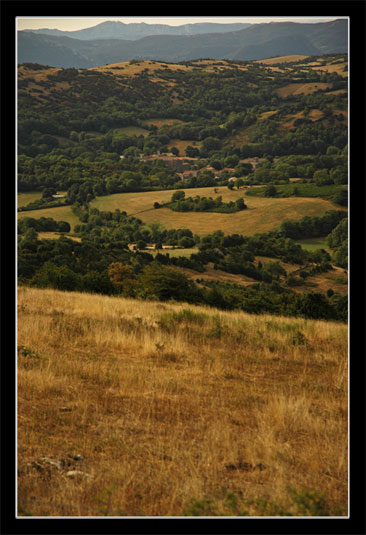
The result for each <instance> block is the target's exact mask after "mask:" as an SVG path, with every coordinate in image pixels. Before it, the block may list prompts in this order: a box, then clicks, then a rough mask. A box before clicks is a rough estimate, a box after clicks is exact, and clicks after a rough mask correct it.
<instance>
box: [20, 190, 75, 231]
mask: <svg viewBox="0 0 366 535" xmlns="http://www.w3.org/2000/svg"><path fill="white" fill-rule="evenodd" d="M25 195H28V194H25ZM29 202H30V201H29ZM25 204H28V202H26V203H25ZM18 217H19V218H21V217H34V218H35V219H39V218H41V217H52V219H54V220H55V221H67V222H68V223H70V227H71V232H72V231H73V230H74V227H75V225H78V224H79V223H80V221H79V219H78V218H77V216H76V215H75V214H74V213H73V212H72V210H71V206H70V205H68V206H56V207H55V208H43V209H41V210H27V211H26V212H18Z"/></svg>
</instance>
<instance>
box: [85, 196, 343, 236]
mask: <svg viewBox="0 0 366 535" xmlns="http://www.w3.org/2000/svg"><path fill="white" fill-rule="evenodd" d="M182 189H183V190H184V191H185V193H186V196H192V195H193V196H195V195H199V196H200V197H213V198H216V197H217V196H218V195H221V196H222V200H223V202H229V201H235V200H237V199H238V198H241V197H243V196H244V198H245V203H246V204H247V206H248V209H247V210H243V211H241V212H235V213H233V214H219V213H213V212H174V211H172V210H170V209H169V208H159V209H154V208H153V205H154V202H159V203H160V204H163V203H167V202H169V201H170V198H171V195H172V192H171V191H153V192H152V191H151V192H142V193H120V194H115V195H109V196H106V197H98V198H97V199H94V200H93V201H92V202H91V206H95V207H96V208H98V209H99V210H110V211H114V210H115V209H117V208H119V209H120V210H121V211H126V212H127V214H128V215H134V216H136V217H138V218H139V219H141V220H142V221H143V222H144V223H160V224H161V225H162V226H163V227H165V228H167V229H173V228H175V229H177V228H189V229H191V230H192V232H193V233H194V234H198V235H206V234H210V233H211V232H214V231H215V230H218V229H221V230H222V231H223V232H224V233H225V234H235V233H236V234H243V235H247V236H251V235H254V234H256V233H259V232H268V231H270V230H275V229H277V228H278V227H279V226H280V224H281V223H282V221H284V220H285V219H293V220H295V221H296V220H299V219H302V218H303V217H305V216H306V215H307V216H321V215H323V214H324V213H325V212H326V211H327V210H331V209H334V205H333V204H332V203H331V202H329V201H325V200H323V199H319V198H305V197H289V198H283V199H274V198H265V197H246V196H245V192H246V191H248V190H246V189H239V190H233V191H230V190H229V189H228V188H227V187H224V186H222V187H219V188H216V190H217V193H215V190H214V188H195V189H184V188H182Z"/></svg>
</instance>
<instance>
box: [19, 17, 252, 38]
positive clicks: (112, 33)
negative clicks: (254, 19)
mask: <svg viewBox="0 0 366 535" xmlns="http://www.w3.org/2000/svg"><path fill="white" fill-rule="evenodd" d="M249 26H251V24H245V23H241V22H240V23H234V24H221V23H211V22H202V23H201V22H199V23H196V24H182V25H180V26H168V25H167V24H145V22H140V23H133V22H131V23H130V24H125V23H123V22H118V21H107V22H102V23H101V24H97V25H96V26H93V27H91V28H85V29H84V30H75V31H72V32H65V31H61V30H51V29H48V28H43V29H41V30H25V31H27V32H32V33H36V34H44V35H56V36H58V37H61V36H63V37H71V38H73V39H80V40H81V41H90V40H93V39H128V40H131V41H137V39H141V38H142V37H148V36H150V35H197V34H205V33H224V32H235V31H237V30H243V29H244V28H248V27H249Z"/></svg>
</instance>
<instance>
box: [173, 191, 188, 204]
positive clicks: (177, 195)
mask: <svg viewBox="0 0 366 535" xmlns="http://www.w3.org/2000/svg"><path fill="white" fill-rule="evenodd" d="M185 195H186V194H185V192H184V191H183V190H178V191H175V192H174V193H173V195H172V198H171V202H177V201H181V200H183V199H184V197H185Z"/></svg>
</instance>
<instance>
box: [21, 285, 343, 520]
mask: <svg viewBox="0 0 366 535" xmlns="http://www.w3.org/2000/svg"><path fill="white" fill-rule="evenodd" d="M347 361H348V359H347V326H345V325H343V324H337V323H330V322H323V321H310V320H304V319H288V318H283V317H274V316H268V315H263V316H254V315H248V314H244V313H239V312H221V311H220V312H219V311H217V310H215V309H210V308H206V307H193V306H190V305H187V304H165V303H157V302H146V301H144V302H142V301H136V300H129V299H119V298H116V297H105V296H98V295H88V294H80V293H63V292H58V291H55V290H39V289H30V288H25V287H21V288H19V293H18V472H19V479H18V502H19V503H18V507H19V514H20V515H26V514H31V515H36V516H103V515H112V516H136V515H138V516H140V515H149V516H180V515H183V514H206V515H208V516H210V515H211V514H222V515H238V514H249V515H262V514H284V513H283V512H282V513H273V511H280V510H282V511H287V512H290V514H294V515H299V514H301V511H302V509H301V508H299V506H298V505H297V506H296V503H295V502H294V500H293V499H292V498H291V489H293V490H294V491H296V492H298V493H302V492H307V491H310V489H314V491H315V497H314V500H315V501H316V499H317V497H319V496H320V495H323V494H324V496H325V497H326V508H327V511H328V513H326V514H333V513H332V512H334V511H338V513H337V514H340V515H346V514H347V496H348V487H347V483H348V481H347V480H348V477H347V467H348V460H347V459H348V453H347V442H348V441H347V431H348V423H347V422H348V420H347V415H348V408H347V400H348V395H347V386H348V380H347ZM77 456H79V457H77ZM80 456H81V457H80ZM45 458H46V459H45ZM51 461H52V462H54V463H55V464H52V462H51ZM57 463H58V464H57ZM75 471H77V472H79V473H75ZM70 472H74V474H73V475H72V474H70ZM228 496H229V497H230V500H231V501H230V503H229V502H228ZM234 498H235V499H234ZM324 499H325V498H324ZM233 500H234V501H233ZM311 500H313V498H311V499H310V498H308V502H307V504H308V505H307V508H305V510H304V511H305V513H304V514H312V513H311V511H312V510H313V509H311V503H313V502H312V501H311ZM314 500H313V501H314ZM263 503H265V504H267V505H266V506H264V505H263ZM192 504H193V505H192ZM228 504H229V505H228ZM268 504H269V505H268ZM309 504H310V505H309ZM280 506H281V507H282V509H281V507H280ZM276 508H277V509H276ZM319 510H320V509H319ZM323 510H324V507H323V509H322V511H323ZM192 511H193V512H192ZM197 511H198V512H197ZM271 511H272V513H271ZM315 511H318V509H316V510H315ZM314 514H316V512H315V513H314ZM319 514H320V513H319Z"/></svg>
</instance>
